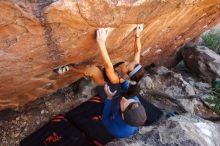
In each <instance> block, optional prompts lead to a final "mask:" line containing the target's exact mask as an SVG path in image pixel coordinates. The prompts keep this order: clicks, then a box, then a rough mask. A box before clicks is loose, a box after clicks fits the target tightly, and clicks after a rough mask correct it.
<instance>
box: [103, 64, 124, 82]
mask: <svg viewBox="0 0 220 146" xmlns="http://www.w3.org/2000/svg"><path fill="white" fill-rule="evenodd" d="M123 63H124V62H123V61H121V62H118V63H116V64H115V65H113V68H114V70H115V68H117V67H118V66H120V65H121V64H123ZM115 72H116V73H117V74H118V76H119V77H120V78H123V76H122V74H121V73H120V72H119V71H117V70H115ZM102 73H103V76H104V80H105V81H106V82H107V83H111V82H110V80H109V78H108V76H107V74H106V72H105V68H104V69H103V70H102ZM118 79H119V78H118Z"/></svg>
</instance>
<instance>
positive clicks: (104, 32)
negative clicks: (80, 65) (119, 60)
mask: <svg viewBox="0 0 220 146" xmlns="http://www.w3.org/2000/svg"><path fill="white" fill-rule="evenodd" d="M109 31H110V29H109V28H100V29H98V30H97V38H96V40H97V43H98V46H99V50H100V53H101V57H102V61H103V65H104V67H105V71H106V74H107V76H108V78H109V80H110V81H111V83H118V76H117V74H116V73H115V71H114V68H113V64H112V62H111V60H110V57H109V55H108V52H107V49H106V46H105V42H106V39H107V37H108V33H109Z"/></svg>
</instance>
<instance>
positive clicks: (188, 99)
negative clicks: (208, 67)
mask: <svg viewBox="0 0 220 146" xmlns="http://www.w3.org/2000/svg"><path fill="white" fill-rule="evenodd" d="M139 85H140V87H141V94H142V95H144V96H147V95H148V96H149V95H151V96H153V97H154V98H156V99H157V98H159V99H160V100H161V101H160V102H163V101H164V100H165V99H168V100H169V101H172V102H173V103H175V104H178V106H180V107H181V108H183V110H184V112H188V113H191V114H196V115H200V116H202V117H205V118H208V117H212V116H216V113H214V112H213V111H212V109H211V108H210V107H211V105H210V104H209V103H208V102H206V99H207V98H208V97H210V96H211V94H212V88H211V85H210V84H208V83H204V82H201V81H198V80H197V79H194V78H192V75H191V74H187V73H185V72H183V73H180V72H179V73H177V72H174V71H172V70H169V69H168V68H166V67H164V66H160V67H154V68H151V69H149V70H147V74H146V75H145V76H144V77H143V78H142V80H141V81H140V82H139ZM173 99H174V100H173ZM160 106H161V105H158V107H160ZM173 111H176V110H175V109H174V110H173ZM182 112H183V111H182Z"/></svg>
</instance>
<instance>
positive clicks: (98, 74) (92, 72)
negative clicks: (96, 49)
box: [70, 65, 105, 85]
mask: <svg viewBox="0 0 220 146" xmlns="http://www.w3.org/2000/svg"><path fill="white" fill-rule="evenodd" d="M70 71H72V72H76V73H81V74H83V75H84V76H89V77H91V78H92V79H93V80H94V82H95V83H96V84H97V85H104V84H105V80H104V77H103V74H102V71H101V70H100V69H99V68H98V67H97V66H95V65H90V66H86V67H85V68H83V69H80V68H76V67H71V69H70Z"/></svg>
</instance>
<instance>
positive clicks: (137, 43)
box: [134, 36, 141, 63]
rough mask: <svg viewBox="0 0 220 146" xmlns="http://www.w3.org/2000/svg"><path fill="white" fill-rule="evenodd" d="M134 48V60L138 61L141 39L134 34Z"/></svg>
mask: <svg viewBox="0 0 220 146" xmlns="http://www.w3.org/2000/svg"><path fill="white" fill-rule="evenodd" d="M134 48H135V50H134V61H135V62H137V63H140V55H141V40H140V37H137V36H135V47H134Z"/></svg>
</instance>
